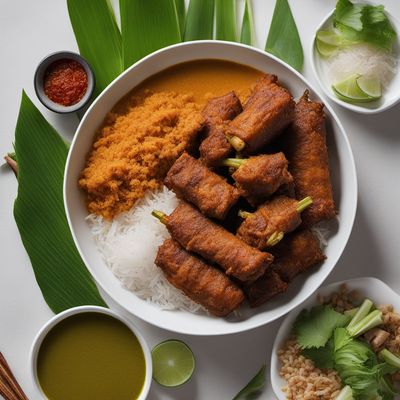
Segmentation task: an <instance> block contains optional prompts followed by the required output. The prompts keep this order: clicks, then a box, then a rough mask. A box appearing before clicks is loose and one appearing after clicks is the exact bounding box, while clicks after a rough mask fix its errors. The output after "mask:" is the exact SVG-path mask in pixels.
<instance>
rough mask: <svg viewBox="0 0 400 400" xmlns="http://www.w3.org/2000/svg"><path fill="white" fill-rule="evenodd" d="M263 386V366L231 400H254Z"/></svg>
mask: <svg viewBox="0 0 400 400" xmlns="http://www.w3.org/2000/svg"><path fill="white" fill-rule="evenodd" d="M264 385H265V365H263V366H262V367H261V368H260V370H259V371H258V372H257V373H256V374H255V375H254V377H253V378H252V379H251V380H250V382H249V383H248V384H247V385H246V386H245V387H244V388H243V389H242V390H241V391H240V392H239V393H238V394H237V395H236V396H235V397H234V398H233V400H247V399H254V396H255V395H256V394H257V393H259V392H260V391H261V390H262V389H263V388H264Z"/></svg>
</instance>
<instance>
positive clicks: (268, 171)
mask: <svg viewBox="0 0 400 400" xmlns="http://www.w3.org/2000/svg"><path fill="white" fill-rule="evenodd" d="M232 177H233V179H234V180H235V181H236V186H237V187H238V188H239V190H240V191H241V193H242V195H243V196H244V197H246V198H247V199H248V201H249V203H250V204H252V205H257V204H260V203H262V202H263V200H265V198H267V197H269V196H271V194H273V193H275V192H276V191H277V190H278V188H279V187H280V186H282V185H291V184H292V182H293V178H292V175H291V174H290V173H289V171H288V161H287V159H286V157H285V155H284V154H283V153H282V152H280V153H276V154H263V155H259V156H253V157H250V158H248V159H247V160H246V161H245V162H244V163H243V164H242V165H241V166H240V167H239V168H238V169H237V170H236V171H235V172H234V173H233V174H232Z"/></svg>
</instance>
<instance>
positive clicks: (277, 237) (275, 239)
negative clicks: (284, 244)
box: [267, 231, 285, 247]
mask: <svg viewBox="0 0 400 400" xmlns="http://www.w3.org/2000/svg"><path fill="white" fill-rule="evenodd" d="M284 236H285V233H284V232H278V231H276V232H274V233H273V234H272V235H271V236H270V237H269V239H268V240H267V246H269V247H272V246H276V245H277V244H278V243H279V242H280V241H281V240H282V239H283V237H284Z"/></svg>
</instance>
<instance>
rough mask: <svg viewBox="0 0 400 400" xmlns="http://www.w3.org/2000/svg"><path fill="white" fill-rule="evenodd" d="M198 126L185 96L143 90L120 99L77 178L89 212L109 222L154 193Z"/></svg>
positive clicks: (199, 118) (194, 108)
mask: <svg viewBox="0 0 400 400" xmlns="http://www.w3.org/2000/svg"><path fill="white" fill-rule="evenodd" d="M202 123H203V119H202V116H201V114H200V112H199V109H198V106H197V105H196V104H195V103H194V101H193V100H192V98H191V97H190V96H187V95H182V94H177V93H174V92H157V93H151V92H149V91H143V93H142V94H140V95H136V96H129V97H127V98H126V99H124V100H123V101H122V102H121V103H120V104H118V105H117V107H116V108H115V109H113V111H111V112H110V113H108V115H107V117H106V119H105V121H104V124H103V126H102V127H101V128H100V130H99V132H98V134H97V136H96V139H95V142H94V144H93V148H92V151H91V152H90V154H89V156H88V158H87V161H86V166H85V168H84V170H83V171H82V174H81V176H80V179H79V186H80V187H81V188H82V189H83V190H84V191H85V192H86V194H87V208H88V211H89V213H94V214H97V215H101V216H103V217H104V218H105V219H108V220H110V219H112V218H113V217H115V216H116V215H118V214H120V213H121V212H123V211H127V210H129V209H130V208H131V207H132V206H133V205H134V204H135V203H136V201H137V200H139V199H141V198H142V197H143V196H144V195H145V193H146V192H147V191H148V190H151V191H154V190H158V189H160V188H161V187H162V181H163V179H164V177H165V175H166V173H167V171H168V170H169V168H170V167H171V165H172V164H173V163H174V161H175V160H176V159H177V158H178V157H179V156H180V155H181V154H182V153H183V151H184V150H185V149H187V147H189V146H190V145H191V144H192V142H193V141H194V139H195V137H196V135H197V132H198V131H199V130H200V128H201V126H202Z"/></svg>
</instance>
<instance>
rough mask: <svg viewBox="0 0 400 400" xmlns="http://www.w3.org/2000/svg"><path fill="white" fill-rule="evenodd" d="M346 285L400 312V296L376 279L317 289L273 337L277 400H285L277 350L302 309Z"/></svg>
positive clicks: (272, 368)
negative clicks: (319, 297) (319, 296)
mask: <svg viewBox="0 0 400 400" xmlns="http://www.w3.org/2000/svg"><path fill="white" fill-rule="evenodd" d="M344 283H345V284H346V285H347V286H348V287H349V289H351V290H356V291H357V292H359V293H360V295H361V297H362V298H368V299H371V300H372V301H373V302H374V303H375V304H376V305H383V304H392V305H393V306H394V308H395V310H397V311H399V310H400V296H399V294H398V293H396V292H395V291H394V290H393V289H392V288H390V287H389V286H388V285H386V283H384V282H382V281H381V280H379V279H377V278H372V277H365V278H356V279H349V280H347V281H341V282H335V283H331V284H330V285H327V286H324V287H323V288H321V289H319V290H318V292H316V293H315V294H314V295H313V296H311V297H310V298H309V299H307V301H306V302H304V303H303V304H300V305H299V306H298V307H296V308H295V309H294V310H292V311H291V312H290V313H289V314H288V315H287V316H286V318H285V319H284V320H283V322H282V325H281V326H280V328H279V330H278V333H277V335H276V337H275V342H274V345H273V347H272V354H271V363H270V365H271V383H272V388H273V389H274V393H275V395H276V396H277V397H278V399H279V400H286V398H287V397H286V395H285V393H284V392H282V388H283V387H284V386H286V384H287V382H286V381H285V380H284V379H283V378H281V377H280V376H279V369H280V367H281V366H280V362H279V359H278V350H279V349H280V348H281V347H282V346H283V345H284V343H285V341H286V340H287V338H288V337H289V335H290V332H291V331H292V327H293V324H294V321H295V320H296V318H297V316H298V315H299V313H300V311H301V310H303V309H310V308H312V307H314V306H315V305H317V304H318V299H317V296H318V294H321V295H322V296H329V295H330V294H331V293H333V292H337V291H338V290H339V288H340V286H341V285H342V284H344Z"/></svg>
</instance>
